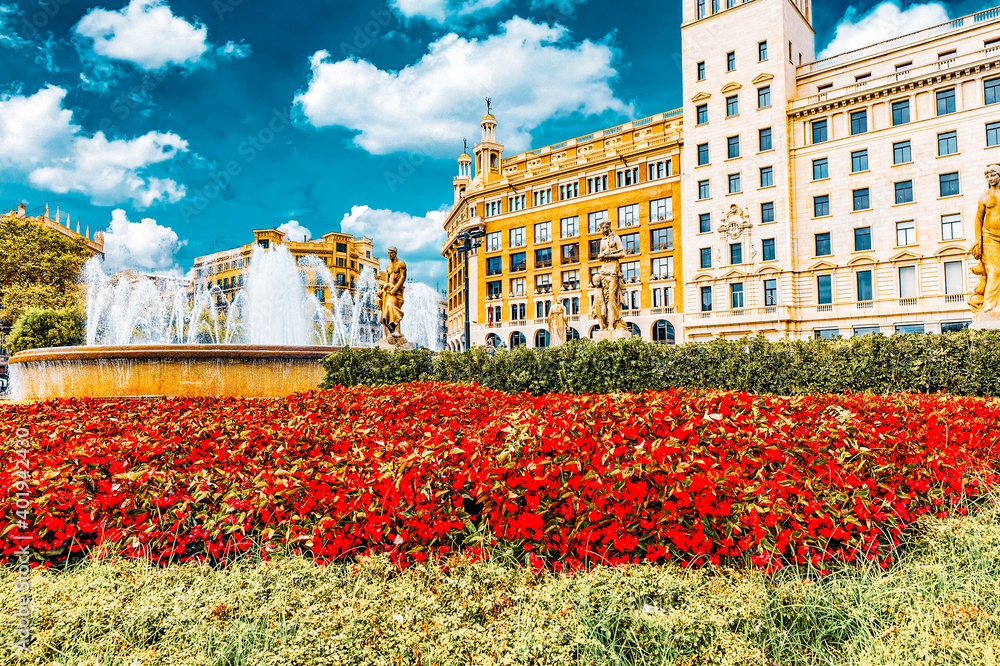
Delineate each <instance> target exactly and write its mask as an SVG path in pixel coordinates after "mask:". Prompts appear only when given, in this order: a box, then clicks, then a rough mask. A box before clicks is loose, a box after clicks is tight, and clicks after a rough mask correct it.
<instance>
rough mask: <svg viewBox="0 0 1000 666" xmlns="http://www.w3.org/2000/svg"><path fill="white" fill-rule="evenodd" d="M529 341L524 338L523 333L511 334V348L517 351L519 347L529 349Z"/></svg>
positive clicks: (515, 332)
mask: <svg viewBox="0 0 1000 666" xmlns="http://www.w3.org/2000/svg"><path fill="white" fill-rule="evenodd" d="M527 346H528V340H527V339H526V338H525V337H524V333H522V332H521V331H514V332H513V333H511V334H510V348H511V349H516V348H517V347H527Z"/></svg>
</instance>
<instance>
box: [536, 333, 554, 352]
mask: <svg viewBox="0 0 1000 666" xmlns="http://www.w3.org/2000/svg"><path fill="white" fill-rule="evenodd" d="M550 340H551V336H550V335H549V332H548V331H546V330H545V329H544V328H540V329H538V331H536V332H535V349H545V348H546V347H548V346H549V344H550Z"/></svg>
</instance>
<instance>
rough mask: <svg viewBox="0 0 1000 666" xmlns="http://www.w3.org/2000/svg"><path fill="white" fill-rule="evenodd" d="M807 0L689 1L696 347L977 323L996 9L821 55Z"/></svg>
mask: <svg viewBox="0 0 1000 666" xmlns="http://www.w3.org/2000/svg"><path fill="white" fill-rule="evenodd" d="M812 11H813V6H812V2H811V0H748V1H745V2H742V1H738V0H684V23H683V25H682V28H681V34H682V39H683V67H684V73H683V79H684V119H685V143H684V153H683V160H682V163H683V173H682V177H681V182H682V197H683V200H684V206H683V209H684V215H683V230H682V234H683V236H684V248H685V251H684V276H685V281H686V284H685V292H686V299H685V302H686V303H687V304H688V307H687V310H686V312H685V321H684V323H685V330H686V335H687V338H688V339H691V340H699V339H708V338H711V337H718V336H723V337H738V336H741V335H744V334H755V333H758V332H759V333H764V334H766V335H768V337H772V338H776V337H781V336H785V335H787V336H789V337H793V338H804V337H813V336H816V337H828V336H832V335H837V334H839V335H843V336H850V335H861V334H866V333H874V332H882V333H886V334H890V333H894V332H901V333H906V332H919V331H924V332H940V331H942V330H951V329H955V328H961V327H964V326H967V325H968V323H969V321H970V320H971V312H970V311H969V307H968V306H967V304H966V301H967V298H968V295H969V292H970V291H971V286H972V285H974V282H973V279H975V278H974V276H972V275H971V274H970V272H969V268H970V258H969V256H968V250H969V249H970V247H971V246H972V244H973V239H972V236H973V228H972V227H973V217H974V214H975V211H976V205H977V201H978V197H979V195H980V194H981V192H982V191H983V189H984V188H985V181H984V179H983V170H984V168H985V167H986V165H988V164H991V163H997V162H1000V8H997V9H993V10H989V11H984V12H980V13H978V14H974V15H970V16H966V17H963V18H960V19H957V20H955V21H952V22H950V23H947V24H945V25H941V26H936V27H933V28H929V29H926V30H922V31H920V32H915V33H913V34H908V35H905V36H902V37H898V38H895V39H891V40H888V41H885V42H882V43H879V44H873V45H871V46H868V47H865V48H862V49H859V50H856V51H852V52H849V53H845V54H842V55H838V56H835V57H831V58H827V59H823V60H816V59H815V55H814V48H815V46H814V33H813V29H812Z"/></svg>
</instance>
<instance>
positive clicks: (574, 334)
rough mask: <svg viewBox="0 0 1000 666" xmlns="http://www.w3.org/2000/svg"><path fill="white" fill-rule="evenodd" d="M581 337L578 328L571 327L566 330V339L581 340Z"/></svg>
mask: <svg viewBox="0 0 1000 666" xmlns="http://www.w3.org/2000/svg"><path fill="white" fill-rule="evenodd" d="M579 339H580V331H578V330H576V329H575V328H573V327H570V329H569V330H568V331H566V340H579Z"/></svg>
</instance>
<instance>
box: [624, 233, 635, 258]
mask: <svg viewBox="0 0 1000 666" xmlns="http://www.w3.org/2000/svg"><path fill="white" fill-rule="evenodd" d="M621 238H622V245H623V246H625V254H639V234H623V235H622V237H621Z"/></svg>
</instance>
